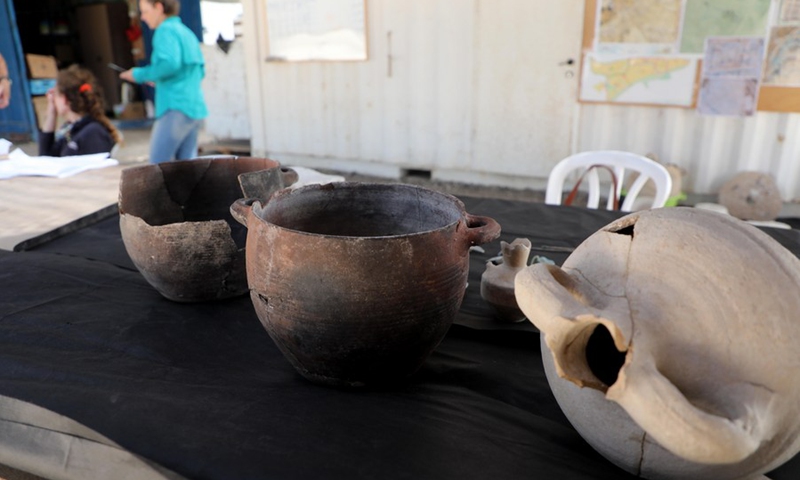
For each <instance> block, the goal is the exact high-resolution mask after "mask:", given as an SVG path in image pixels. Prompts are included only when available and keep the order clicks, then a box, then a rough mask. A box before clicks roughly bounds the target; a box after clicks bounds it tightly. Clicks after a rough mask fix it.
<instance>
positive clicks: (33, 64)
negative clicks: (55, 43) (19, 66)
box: [25, 53, 58, 78]
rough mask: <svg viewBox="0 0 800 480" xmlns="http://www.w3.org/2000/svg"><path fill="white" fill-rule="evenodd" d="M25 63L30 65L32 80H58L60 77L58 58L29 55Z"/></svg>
mask: <svg viewBox="0 0 800 480" xmlns="http://www.w3.org/2000/svg"><path fill="white" fill-rule="evenodd" d="M25 61H26V62H27V63H28V76H29V77H30V78H56V77H57V76H58V64H57V63H56V57H51V56H49V55H35V54H33V53H29V54H27V55H25Z"/></svg>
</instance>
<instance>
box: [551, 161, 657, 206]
mask: <svg viewBox="0 0 800 480" xmlns="http://www.w3.org/2000/svg"><path fill="white" fill-rule="evenodd" d="M592 165H606V166H608V167H610V168H611V169H612V170H613V171H614V174H615V175H616V177H617V185H616V191H615V185H613V184H612V185H610V186H609V189H608V202H607V203H606V209H607V210H613V208H614V199H615V198H616V199H619V196H620V190H621V187H622V186H623V185H625V174H626V171H633V172H637V173H638V174H639V175H638V177H637V178H636V180H635V181H634V182H633V184H632V185H631V186H630V188H629V189H628V191H627V192H626V194H625V200H624V201H623V202H622V205H620V208H619V209H620V210H621V211H623V212H630V211H631V209H632V208H633V204H634V201H636V197H637V196H638V195H639V192H641V190H642V187H644V185H645V183H647V180H653V183H655V186H656V194H655V197H654V198H653V203H652V206H651V207H650V208H660V207H663V206H664V204H665V203H666V202H667V199H668V198H669V194H670V191H671V190H672V178H671V177H670V175H669V172H668V171H667V169H666V168H664V166H663V165H661V164H660V163H658V162H655V161H653V160H650V159H649V158H647V157H645V156H642V155H637V154H635V153H630V152H622V151H617V150H599V151H590V152H582V153H577V154H575V155H571V156H569V157H567V158H565V159H563V160H561V161H560V162H558V164H556V166H555V167H553V170H552V171H551V172H550V178H549V179H548V181H547V192H546V194H545V199H544V203H546V204H548V205H561V197H562V196H563V194H564V181H565V180H566V179H567V176H568V175H569V174H570V173H571V172H573V171H575V170H578V171H580V172H581V173H582V172H583V171H585V170H586V169H587V168H589V167H591V166H592ZM597 170H598V169H596V168H593V169H591V170H589V172H587V173H586V178H585V180H586V181H588V184H589V200H588V202H587V207H589V208H595V209H596V208H598V206H599V204H600V178H599V176H598V175H597Z"/></svg>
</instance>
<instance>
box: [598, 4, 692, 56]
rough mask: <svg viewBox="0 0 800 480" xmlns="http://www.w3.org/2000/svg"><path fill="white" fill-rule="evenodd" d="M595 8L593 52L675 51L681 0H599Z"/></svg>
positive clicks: (649, 52)
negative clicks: (595, 23) (643, 0)
mask: <svg viewBox="0 0 800 480" xmlns="http://www.w3.org/2000/svg"><path fill="white" fill-rule="evenodd" d="M597 7H598V12H597V13H598V15H597V27H596V28H595V31H596V32H597V38H596V39H595V48H594V49H595V51H596V52H598V53H630V54H639V55H650V54H655V53H674V52H675V51H676V49H677V44H678V40H679V35H678V34H679V32H680V25H681V12H682V7H683V0H651V1H647V2H642V1H641V0H602V1H600V2H598V3H597Z"/></svg>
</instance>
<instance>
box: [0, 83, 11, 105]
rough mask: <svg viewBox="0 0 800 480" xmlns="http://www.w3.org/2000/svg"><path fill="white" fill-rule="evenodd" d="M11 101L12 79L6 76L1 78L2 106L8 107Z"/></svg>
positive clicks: (0, 102) (0, 101)
mask: <svg viewBox="0 0 800 480" xmlns="http://www.w3.org/2000/svg"><path fill="white" fill-rule="evenodd" d="M9 103H11V80H10V79H9V78H8V77H6V78H3V79H2V80H0V108H6V107H7V106H8V104H9Z"/></svg>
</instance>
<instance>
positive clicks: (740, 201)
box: [718, 172, 783, 221]
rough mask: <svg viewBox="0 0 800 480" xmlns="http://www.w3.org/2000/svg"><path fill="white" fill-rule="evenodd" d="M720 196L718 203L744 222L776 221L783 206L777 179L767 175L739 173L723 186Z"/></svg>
mask: <svg viewBox="0 0 800 480" xmlns="http://www.w3.org/2000/svg"><path fill="white" fill-rule="evenodd" d="M718 195H719V199H718V202H719V203H720V204H722V205H724V206H725V207H726V208H727V209H728V212H729V213H730V214H731V215H733V216H734V217H736V218H741V219H742V220H762V221H763V220H775V219H776V218H778V214H779V213H780V211H781V207H782V206H783V200H782V199H781V192H780V190H779V189H778V185H776V184H775V179H774V178H772V175H769V174H766V173H760V172H742V173H739V174H737V175H735V176H734V177H733V178H731V179H730V180H728V181H727V182H725V184H724V185H722V188H720V189H719V194H718Z"/></svg>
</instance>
